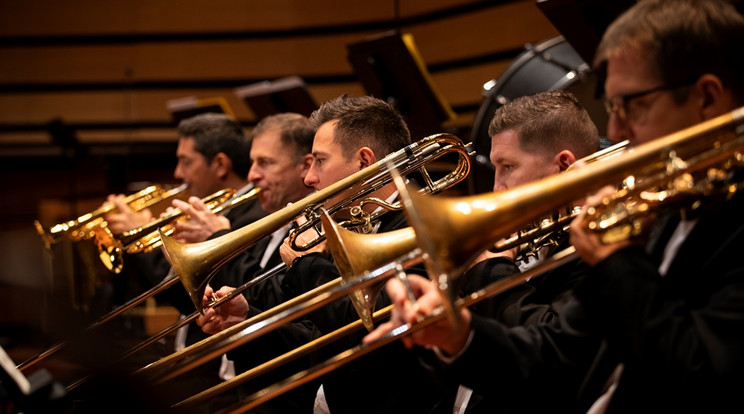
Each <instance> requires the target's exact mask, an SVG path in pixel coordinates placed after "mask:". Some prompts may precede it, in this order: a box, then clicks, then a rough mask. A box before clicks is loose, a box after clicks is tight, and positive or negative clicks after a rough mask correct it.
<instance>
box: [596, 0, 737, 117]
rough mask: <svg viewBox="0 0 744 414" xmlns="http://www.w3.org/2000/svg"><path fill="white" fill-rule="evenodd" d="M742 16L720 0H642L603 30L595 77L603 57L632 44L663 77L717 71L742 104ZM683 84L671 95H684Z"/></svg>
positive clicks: (603, 63) (603, 70)
mask: <svg viewBox="0 0 744 414" xmlns="http://www.w3.org/2000/svg"><path fill="white" fill-rule="evenodd" d="M743 43H744V17H742V15H741V13H739V12H738V11H737V10H736V8H735V7H734V6H733V5H732V4H731V3H729V2H726V1H719V0H643V1H639V2H638V3H637V4H635V5H634V6H633V7H631V8H630V9H628V10H627V11H626V12H625V13H623V14H622V15H621V16H620V17H618V18H617V19H616V20H615V21H614V22H613V23H612V24H611V25H610V26H609V27H608V28H607V30H606V31H605V33H604V35H603V36H602V41H601V42H600V44H599V47H598V48H597V53H596V55H595V59H594V66H595V68H596V71H597V73H598V74H599V75H600V78H603V77H604V76H605V74H606V64H607V59H609V57H610V56H612V55H613V54H615V53H618V52H619V51H622V50H625V49H627V48H636V49H638V50H640V51H643V52H646V53H648V56H649V58H650V60H649V63H650V69H651V70H652V71H654V72H655V73H653V75H654V76H656V77H658V79H659V80H661V81H663V82H680V81H685V80H688V79H693V80H694V79H696V78H697V77H700V76H701V75H703V74H706V73H711V74H714V75H716V76H718V77H719V78H720V79H721V81H722V82H723V84H724V86H726V87H728V88H730V89H731V90H732V92H733V94H734V97H735V99H736V100H737V101H738V102H739V104H742V103H744V77H743V76H742V73H744V53H743V52H742V49H741V48H742V44H743ZM688 92H689V89H688V88H683V89H680V90H679V93H678V94H677V96H675V98H676V99H677V100H678V101H683V100H685V99H686V98H687V93H688Z"/></svg>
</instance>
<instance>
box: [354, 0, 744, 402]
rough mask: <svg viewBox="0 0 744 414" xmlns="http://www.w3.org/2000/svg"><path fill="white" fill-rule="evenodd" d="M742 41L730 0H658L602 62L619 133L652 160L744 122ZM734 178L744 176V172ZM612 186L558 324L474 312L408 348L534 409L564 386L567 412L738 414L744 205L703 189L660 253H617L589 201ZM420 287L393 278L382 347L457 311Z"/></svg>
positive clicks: (626, 24) (619, 35)
mask: <svg viewBox="0 0 744 414" xmlns="http://www.w3.org/2000/svg"><path fill="white" fill-rule="evenodd" d="M742 41H744V19H742V16H741V15H740V14H739V13H738V12H737V10H736V9H735V8H734V7H733V6H732V5H731V4H729V3H727V2H725V1H716V0H700V1H698V0H646V1H642V2H639V3H637V4H636V5H634V6H633V7H631V9H630V10H629V11H627V12H626V13H625V14H623V15H622V16H620V17H619V18H618V19H617V20H616V21H615V22H614V23H613V24H612V25H610V27H609V28H608V29H607V31H606V32H605V34H604V36H603V38H602V41H601V43H600V46H599V48H598V52H597V54H596V59H595V67H597V69H598V70H599V71H600V73H601V74H603V75H604V76H605V79H604V92H605V95H606V96H607V99H606V107H607V110H608V113H609V114H610V122H609V127H608V134H609V137H610V138H611V139H613V140H616V141H621V140H628V141H629V142H630V144H631V145H632V146H634V147H637V151H641V149H643V148H650V147H648V145H651V144H653V143H654V142H655V141H656V140H662V139H665V140H668V138H669V137H674V135H670V136H665V134H671V133H673V132H675V131H678V130H680V129H681V128H685V127H688V126H692V125H695V124H699V123H704V124H705V125H710V122H708V121H715V120H717V119H719V118H720V117H725V116H726V115H729V114H732V117H734V119H736V118H735V115H733V114H735V113H736V112H732V111H734V110H735V109H736V108H738V107H740V106H741V105H742V104H744V84H743V81H744V79H743V78H742V77H741V76H740V74H741V73H744V54H742V52H741V47H740V45H741V44H742ZM739 116H741V115H740V114H739ZM686 131H690V130H686ZM687 133H688V134H692V135H690V136H692V137H693V138H695V139H698V140H702V139H703V138H708V137H706V136H704V135H700V136H698V135H694V134H693V132H687ZM738 135H739V136H740V135H741V132H740V131H739V132H738ZM710 148H715V144H713V145H711V146H710ZM698 152H699V150H698ZM693 155H694V154H693ZM632 156H633V153H632V152H631V153H630V154H629V155H628V157H632ZM618 160H619V159H618ZM723 168H725V167H723ZM597 170H598V169H597ZM719 173H722V174H723V176H724V177H726V179H735V178H736V177H737V176H740V173H739V171H737V170H736V169H734V170H732V171H725V170H721V171H719ZM636 178H640V179H643V177H636ZM734 185H735V184H734ZM732 188H735V187H733V186H732V187H729V189H732ZM613 192H614V191H611V190H609V189H608V190H604V191H601V192H599V193H598V194H597V195H596V196H592V197H589V198H588V199H587V203H586V207H585V208H584V210H583V211H582V213H581V214H580V215H579V216H578V217H577V218H576V219H575V220H574V221H573V223H572V225H571V242H572V244H573V245H574V247H575V248H576V251H577V252H578V254H579V256H580V257H581V258H582V259H583V260H584V261H585V262H586V263H587V264H588V265H590V269H589V273H588V275H587V277H586V278H585V279H584V281H583V282H582V283H581V284H579V286H577V288H576V289H575V290H574V298H573V299H572V300H571V301H570V302H569V303H567V305H566V306H565V308H564V310H563V311H562V312H561V313H560V323H559V324H557V325H554V326H550V325H546V324H538V325H534V326H532V327H512V328H509V327H507V326H505V325H504V324H501V323H498V322H497V321H496V320H493V319H487V318H482V317H480V316H478V315H477V314H474V313H472V312H470V311H469V310H467V309H466V308H462V309H459V310H458V311H456V312H455V314H454V315H455V321H456V322H455V323H454V324H453V323H451V321H450V320H446V321H442V322H438V323H436V324H434V325H431V326H429V327H427V328H424V329H423V330H421V331H418V332H414V333H413V335H411V336H408V337H405V338H403V341H404V342H405V343H406V344H407V345H408V346H413V345H427V346H433V347H436V348H437V349H438V350H439V352H440V353H441V354H444V355H446V356H447V361H446V362H447V369H448V372H449V373H450V375H454V376H457V377H458V378H460V379H461V380H462V381H464V383H466V384H468V385H470V386H471V387H473V388H474V389H479V390H482V391H483V392H491V393H494V394H495V395H496V396H497V398H500V399H501V400H502V401H503V402H504V404H505V405H513V406H517V407H520V406H521V407H523V408H524V410H526V411H530V410H531V409H532V407H533V404H534V402H535V400H537V399H539V398H540V396H541V395H542V393H543V392H544V391H548V390H549V389H550V387H552V386H555V385H556V384H560V385H562V386H563V387H565V389H566V390H568V391H567V392H570V398H569V400H568V405H567V406H564V407H557V408H555V409H557V410H560V411H562V412H577V413H579V412H581V413H586V412H590V413H604V412H608V413H609V412H638V411H641V412H722V411H739V410H740V409H741V407H742V403H741V400H740V398H739V396H738V390H740V389H741V388H742V386H743V385H744V374H742V373H744V365H743V362H744V355H743V354H742V352H744V342H743V341H742V335H741V332H742V331H743V329H744V308H743V306H744V300H743V299H742V298H744V283H742V280H743V278H744V267H742V264H741V259H740V257H739V254H740V253H741V246H744V239H743V237H744V236H742V234H744V221H743V218H742V215H741V211H742V208H744V204H743V203H744V200H742V196H741V195H740V194H733V193H729V194H728V197H726V199H725V201H721V200H720V199H718V200H714V199H713V198H712V196H699V195H698V196H695V195H693V196H692V197H691V199H690V200H687V201H688V202H689V204H686V205H683V207H682V208H679V207H678V208H675V209H672V211H670V212H664V211H661V212H659V216H660V218H658V219H657V220H655V221H653V222H651V223H648V222H646V223H644V224H645V225H646V226H647V227H648V231H647V233H646V236H647V237H646V240H645V243H635V242H633V241H628V240H624V241H619V242H609V243H603V242H601V241H600V238H599V235H597V234H595V233H592V232H590V231H589V230H588V229H587V224H586V220H587V216H588V215H589V213H590V212H591V210H589V207H597V206H599V205H600V203H601V202H602V200H603V199H606V198H607V196H608V195H611V193H613ZM716 201H718V202H716ZM409 282H410V287H411V288H412V289H413V290H414V292H415V293H416V295H417V297H418V299H417V300H416V302H415V303H411V302H410V301H409V300H408V298H407V294H406V292H405V290H404V289H403V286H402V285H401V284H400V283H397V282H396V281H391V282H390V283H389V284H388V291H389V294H390V296H391V298H392V299H393V301H394V303H395V304H396V308H395V309H396V310H395V311H394V312H393V318H391V323H390V325H386V326H384V327H381V328H380V330H379V331H378V332H375V333H373V334H372V335H370V336H369V337H368V338H366V341H367V343H373V342H374V341H375V340H376V339H377V338H379V337H380V336H381V335H382V334H383V333H384V332H386V331H388V330H389V329H391V328H392V327H393V326H394V325H396V324H398V323H414V324H415V323H416V322H417V320H419V318H421V317H423V316H424V315H428V314H431V313H432V312H433V310H434V309H435V308H436V307H438V306H439V305H440V304H442V299H441V296H440V294H439V292H437V288H436V287H434V286H432V284H431V283H430V282H429V281H427V280H425V279H422V278H415V277H413V276H412V277H411V278H409ZM473 367H477V370H478V371H477V372H476V371H473V369H474V368H473ZM481 373H482V374H481Z"/></svg>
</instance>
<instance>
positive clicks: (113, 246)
mask: <svg viewBox="0 0 744 414" xmlns="http://www.w3.org/2000/svg"><path fill="white" fill-rule="evenodd" d="M185 189H186V185H185V184H184V185H181V186H179V187H177V188H176V189H173V190H169V191H166V192H162V193H161V196H162V198H161V199H158V200H156V202H158V203H160V202H162V201H166V200H167V201H170V200H172V199H173V198H174V197H175V196H177V195H179V194H180V193H182V192H183V191H184V190H185ZM259 191H260V190H259V189H253V190H252V191H249V192H247V193H245V194H244V195H242V196H239V197H233V195H234V193H235V191H234V190H232V189H226V190H220V191H217V192H215V193H214V194H212V195H210V196H207V197H205V198H204V199H203V201H204V202H205V204H207V206H208V207H210V209H212V211H214V212H215V213H218V212H220V211H223V210H225V209H230V208H233V207H236V206H238V205H240V204H242V203H244V202H246V201H248V200H250V199H252V198H254V197H255V196H256V195H257V194H258V192H259ZM228 199H229V201H228ZM150 205H152V204H150ZM181 216H182V214H181V212H180V211H178V210H174V211H173V212H171V213H170V214H168V215H166V216H164V217H162V218H160V219H158V220H154V221H153V222H151V223H149V224H148V225H147V226H144V227H141V228H139V229H137V230H138V231H131V232H128V233H124V234H126V235H129V236H130V237H131V239H130V240H127V239H126V238H117V236H114V235H113V234H112V233H111V231H110V230H109V229H108V227H107V226H106V224H105V222H103V221H101V222H99V223H98V227H96V228H95V229H94V234H95V239H96V244H97V245H98V248H99V252H100V255H101V260H102V261H103V262H104V265H107V267H108V266H109V265H111V266H112V267H110V268H109V270H111V271H113V272H114V273H119V272H120V271H121V268H122V263H123V262H122V259H121V255H122V253H123V251H124V250H126V249H124V247H125V246H130V247H131V246H136V247H133V250H132V251H130V252H139V251H151V250H152V249H154V248H157V247H159V244H158V240H159V238H156V237H154V236H153V234H154V235H157V236H159V233H157V232H156V230H157V229H158V228H160V227H164V226H167V225H168V224H170V223H172V222H173V221H175V220H177V219H179V218H181ZM168 231H170V232H172V229H170V228H169V229H168ZM136 236H139V237H136ZM125 243H126V244H125ZM136 243H140V245H136ZM135 248H136V249H139V250H134V249H135ZM178 282H179V279H178V278H177V277H172V278H169V279H164V280H162V281H161V282H160V283H158V284H157V285H155V286H153V287H152V288H150V289H148V290H147V291H145V292H143V293H141V294H140V295H138V296H136V297H134V298H132V299H130V300H128V301H127V302H125V303H124V304H122V305H120V306H118V307H117V308H115V309H113V310H111V311H110V312H108V313H106V314H105V315H103V316H101V317H100V318H98V319H97V320H96V321H94V322H93V323H91V324H90V325H88V326H87V327H86V328H85V330H86V331H90V330H92V329H95V328H97V327H99V326H101V325H102V324H104V323H107V322H108V321H110V320H112V319H114V318H115V317H117V316H119V315H121V314H122V313H124V312H126V311H128V310H130V309H132V308H134V307H135V306H137V305H139V304H141V303H143V302H144V301H145V300H147V299H148V298H150V297H152V296H155V295H156V294H158V293H160V292H162V291H163V290H165V289H167V288H169V287H171V286H173V285H175V284H177V283H178ZM192 320H193V319H192ZM65 343H66V341H62V342H59V343H57V344H55V345H53V346H52V347H50V348H48V349H46V350H44V351H42V352H41V353H39V354H37V355H34V356H32V357H30V358H28V359H27V360H25V361H23V362H22V363H21V364H19V365H18V366H17V368H18V369H19V370H25V369H28V368H30V367H31V366H33V365H35V364H36V363H38V362H40V361H42V360H44V359H46V358H48V357H50V356H52V355H54V354H56V353H57V352H58V351H59V350H61V349H62V348H63V347H64V346H65ZM142 348H144V346H142Z"/></svg>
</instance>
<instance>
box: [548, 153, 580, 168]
mask: <svg viewBox="0 0 744 414" xmlns="http://www.w3.org/2000/svg"><path fill="white" fill-rule="evenodd" d="M553 161H554V162H555V165H557V166H558V169H559V170H560V171H566V170H567V169H568V167H570V166H571V164H573V163H575V162H576V156H575V155H574V154H573V152H571V151H569V150H563V151H561V152H559V153H558V154H555V157H554V158H553Z"/></svg>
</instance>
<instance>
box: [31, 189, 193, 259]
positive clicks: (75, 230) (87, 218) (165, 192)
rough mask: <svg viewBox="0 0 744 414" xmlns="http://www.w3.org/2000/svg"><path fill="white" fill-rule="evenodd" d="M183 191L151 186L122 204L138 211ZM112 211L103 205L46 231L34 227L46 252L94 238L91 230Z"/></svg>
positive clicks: (39, 227) (113, 206) (35, 223)
mask: <svg viewBox="0 0 744 414" xmlns="http://www.w3.org/2000/svg"><path fill="white" fill-rule="evenodd" d="M184 190H186V185H181V186H179V187H176V188H172V189H166V188H163V186H161V185H151V186H148V187H145V188H143V189H142V190H140V191H138V192H136V193H134V194H130V195H128V196H126V197H125V198H124V202H125V203H126V204H128V205H129V206H130V207H131V208H132V209H133V210H135V211H139V210H143V209H145V208H149V207H152V206H154V205H155V204H158V203H160V202H162V201H165V200H170V199H171V198H172V197H175V196H176V195H178V194H180V193H182V192H183V191H184ZM114 211H116V205H114V204H113V203H105V204H104V205H102V206H101V207H99V208H97V209H96V210H93V211H91V212H90V213H86V214H83V215H82V216H80V217H78V218H76V219H74V220H70V221H67V222H64V223H59V224H56V225H54V226H52V227H50V228H48V229H46V228H44V226H42V225H41V223H40V222H39V221H38V220H36V221H35V222H34V226H35V227H36V231H37V232H38V233H39V236H41V240H42V242H43V243H44V246H45V247H46V248H47V250H50V249H51V246H52V245H53V244H56V243H59V242H60V241H61V240H64V239H68V240H71V241H74V242H76V241H80V240H88V239H90V238H92V237H93V236H94V233H93V230H94V229H95V228H96V227H98V226H100V225H101V224H103V223H104V222H105V220H104V216H105V215H106V214H108V213H111V212H114Z"/></svg>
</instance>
